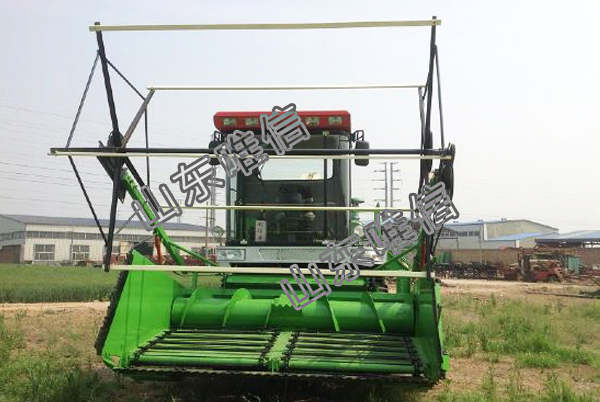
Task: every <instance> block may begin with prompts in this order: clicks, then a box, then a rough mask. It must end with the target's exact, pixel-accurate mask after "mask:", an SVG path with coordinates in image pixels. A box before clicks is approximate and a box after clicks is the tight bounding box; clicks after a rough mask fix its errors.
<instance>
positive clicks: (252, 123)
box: [244, 117, 258, 126]
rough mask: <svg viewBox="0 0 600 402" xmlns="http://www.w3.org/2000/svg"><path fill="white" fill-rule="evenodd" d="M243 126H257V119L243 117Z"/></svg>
mask: <svg viewBox="0 0 600 402" xmlns="http://www.w3.org/2000/svg"><path fill="white" fill-rule="evenodd" d="M244 124H245V125H247V126H257V125H258V117H245V118H244Z"/></svg>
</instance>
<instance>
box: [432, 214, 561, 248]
mask: <svg viewBox="0 0 600 402" xmlns="http://www.w3.org/2000/svg"><path fill="white" fill-rule="evenodd" d="M548 233H558V229H557V228H553V227H551V226H548V225H544V224H541V223H538V222H534V221H530V220H529V219H499V220H489V221H484V220H478V221H472V222H453V223H446V224H444V229H443V230H442V233H441V234H440V240H439V243H438V249H440V250H477V249H502V248H508V247H528V248H529V247H533V246H535V239H536V238H539V237H541V236H544V235H546V234H548Z"/></svg>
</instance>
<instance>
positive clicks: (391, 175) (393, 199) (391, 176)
mask: <svg viewBox="0 0 600 402" xmlns="http://www.w3.org/2000/svg"><path fill="white" fill-rule="evenodd" d="M398 163H399V162H390V208H393V207H394V201H400V199H395V198H394V190H400V187H394V184H395V183H394V181H398V182H400V183H402V179H401V178H400V175H398V178H394V172H396V173H400V169H394V165H396V164H398Z"/></svg>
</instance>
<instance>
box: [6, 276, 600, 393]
mask: <svg viewBox="0 0 600 402" xmlns="http://www.w3.org/2000/svg"><path fill="white" fill-rule="evenodd" d="M54 269H57V270H59V269H62V268H58V267H57V268H54ZM69 269H70V268H69ZM77 269H79V268H77ZM100 274H102V273H101V272H100ZM444 303H445V306H444V319H445V333H446V337H447V347H448V350H449V352H450V353H451V355H452V356H454V357H455V359H454V362H453V363H452V364H453V365H454V366H455V367H454V368H453V371H451V372H450V379H449V380H445V381H442V382H441V383H440V384H438V385H437V386H436V387H434V389H429V388H422V387H421V388H414V387H412V388H407V387H405V386H403V387H398V386H384V385H378V384H374V383H355V382H351V383H343V382H341V381H338V380H335V381H327V382H324V381H312V382H306V381H298V382H295V381H273V380H265V379H263V378H259V377H253V378H242V379H235V380H233V379H231V378H229V377H224V378H217V379H205V378H204V379H203V378H198V379H194V378H190V379H186V380H184V381H172V382H168V381H166V382H141V383H138V382H134V381H131V380H126V379H122V378H119V377H115V376H114V375H113V374H112V373H111V372H110V371H109V370H108V369H106V368H104V367H103V366H102V365H101V364H100V363H99V358H98V357H97V356H95V354H94V351H93V346H92V345H93V342H94V337H95V335H96V333H97V329H98V326H99V325H100V322H101V319H102V316H103V313H102V312H95V311H94V310H85V309H77V310H65V311H62V312H56V311H29V312H11V313H10V314H7V316H6V317H4V316H2V314H1V313H0V402H21V401H27V402H29V401H33V402H58V401H74V402H84V401H93V402H102V401H118V402H133V401H148V402H151V401H171V402H172V401H179V402H185V401H198V402H200V401H223V402H224V401H260V402H284V401H289V402H298V401H305V402H309V401H310V402H325V401H332V402H333V401H344V402H354V401H356V402H359V401H360V402H363V401H364V402H400V401H403V402H433V401H440V402H513V401H514V402H521V401H522V402H525V401H539V402H554V401H557V402H591V401H599V400H600V399H599V398H598V396H597V394H593V393H592V392H593V390H596V391H597V390H598V389H599V388H600V387H599V384H600V367H599V362H598V349H599V348H598V345H599V344H600V332H599V331H600V302H599V301H593V300H591V301H587V300H586V301H580V300H577V301H576V302H572V303H570V302H564V301H562V300H558V299H555V298H550V297H548V298H544V299H543V300H542V301H540V300H537V301H531V300H530V301H526V300H520V299H501V300H497V299H496V298H494V297H473V296H470V295H458V296H455V295H445V296H444ZM461 365H464V366H463V367H472V368H471V369H467V370H465V368H462V370H461Z"/></svg>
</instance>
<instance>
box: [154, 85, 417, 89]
mask: <svg viewBox="0 0 600 402" xmlns="http://www.w3.org/2000/svg"><path fill="white" fill-rule="evenodd" d="M424 87H425V85H422V84H410V85H393V84H365V85H263V86H256V85H244V86H212V85H211V86H201V85H156V86H149V87H148V90H151V91H302V90H304V91H306V90H320V89H324V90H330V89H406V88H424Z"/></svg>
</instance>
